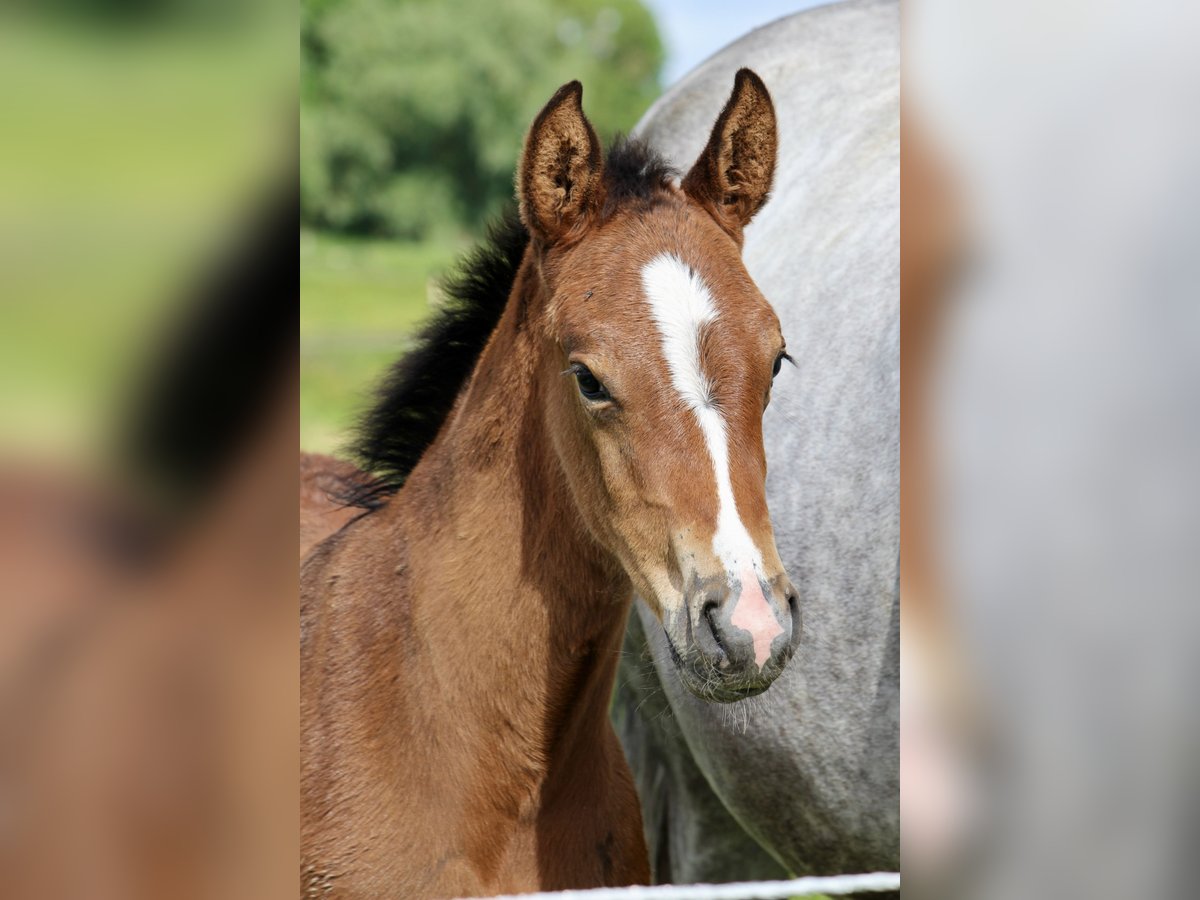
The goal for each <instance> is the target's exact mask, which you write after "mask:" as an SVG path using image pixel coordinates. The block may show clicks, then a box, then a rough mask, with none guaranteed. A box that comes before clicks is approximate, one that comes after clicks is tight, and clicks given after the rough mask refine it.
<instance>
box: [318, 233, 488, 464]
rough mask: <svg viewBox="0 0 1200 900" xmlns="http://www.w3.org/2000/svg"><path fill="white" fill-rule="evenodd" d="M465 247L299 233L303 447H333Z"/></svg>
mask: <svg viewBox="0 0 1200 900" xmlns="http://www.w3.org/2000/svg"><path fill="white" fill-rule="evenodd" d="M464 249H466V243H465V242H462V243H459V242H455V241H453V240H447V239H438V240H430V241H426V242H422V243H396V242H390V241H379V240H370V241H354V240H347V239H344V238H338V237H332V236H330V235H326V234H318V233H314V232H307V231H304V232H301V234H300V446H301V448H302V449H304V450H309V451H319V452H335V451H337V450H338V449H339V448H341V447H343V446H344V445H345V442H346V439H347V436H348V434H349V429H350V427H351V426H352V424H353V422H354V419H355V417H356V416H357V414H358V413H359V412H361V410H362V408H363V406H364V405H365V404H366V403H367V401H368V400H369V396H370V390H371V387H372V385H373V384H374V383H375V382H376V381H378V379H379V377H380V376H381V375H382V374H383V372H384V370H385V369H386V368H387V366H388V364H389V363H391V362H392V361H393V360H395V359H396V358H397V357H398V356H399V355H400V353H402V352H403V350H404V346H405V342H406V340H407V338H408V336H409V335H410V334H411V333H412V331H413V329H414V327H415V326H416V325H417V324H419V323H420V322H421V321H422V320H423V319H425V317H426V316H428V315H429V313H430V311H431V303H433V302H435V300H436V291H435V283H436V281H437V279H438V278H439V277H440V276H441V275H442V274H444V273H445V271H446V270H447V269H448V268H449V267H450V266H451V265H452V264H453V262H454V260H455V258H456V257H457V256H458V255H459V254H460V253H461V252H462V251H463V250H464Z"/></svg>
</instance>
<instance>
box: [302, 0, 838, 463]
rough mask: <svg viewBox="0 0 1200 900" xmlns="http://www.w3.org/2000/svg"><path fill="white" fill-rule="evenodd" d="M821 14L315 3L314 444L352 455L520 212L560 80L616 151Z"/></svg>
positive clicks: (309, 379) (309, 385)
mask: <svg viewBox="0 0 1200 900" xmlns="http://www.w3.org/2000/svg"><path fill="white" fill-rule="evenodd" d="M811 5H814V4H813V2H812V0H808V2H805V0H792V2H783V0H760V2H749V3H742V4H729V3H719V2H713V0H702V2H684V0H650V2H642V0H516V2H511V3H488V2H481V0H438V2H434V0H304V3H303V4H302V5H301V82H300V83H301V96H300V100H301V106H300V135H301V145H300V158H301V169H300V185H301V232H300V271H301V316H300V346H301V384H300V392H301V406H300V444H301V446H302V447H303V448H304V449H305V450H310V451H325V452H333V451H336V450H338V449H339V448H341V447H342V446H343V445H344V444H345V442H346V438H347V435H348V430H349V429H350V428H351V427H352V425H353V422H354V419H355V417H356V415H357V413H358V412H359V411H361V409H362V407H363V405H364V404H365V403H366V402H367V401H368V398H369V390H370V387H371V385H372V384H373V383H374V382H375V381H376V380H377V379H378V378H379V376H380V375H381V373H382V371H383V369H384V368H386V366H387V365H388V363H389V362H391V361H392V360H394V359H395V358H396V357H397V356H398V355H399V354H400V353H402V352H403V350H404V345H405V339H406V337H407V336H408V335H409V334H410V333H411V331H412V329H413V326H414V325H415V324H416V323H418V322H420V321H421V320H422V319H423V318H424V317H425V316H427V315H428V313H429V311H430V307H431V305H433V304H436V303H437V296H438V295H437V282H438V279H439V278H440V277H441V276H442V275H443V274H444V273H445V272H446V271H447V269H448V268H449V267H450V266H451V265H452V264H453V262H454V260H455V258H456V257H457V256H458V255H459V254H461V253H462V252H463V251H464V250H465V249H467V248H469V247H470V245H471V243H472V242H473V241H475V240H476V239H477V238H478V237H479V236H480V235H481V234H482V233H483V230H484V228H485V226H486V224H487V222H488V220H489V219H490V218H491V217H493V216H495V215H496V214H497V213H498V212H499V211H500V210H501V209H503V207H504V205H505V204H506V203H509V202H510V201H511V199H512V194H513V187H512V184H513V170H514V168H515V166H516V160H517V155H518V153H519V151H520V148H521V142H522V139H523V137H524V134H525V130H526V129H527V128H528V127H529V123H530V122H531V121H532V120H533V117H534V116H535V115H536V114H537V112H538V110H539V109H540V108H541V106H542V105H543V104H544V103H545V102H546V100H548V99H549V98H550V96H551V95H552V94H553V93H554V91H555V90H556V89H557V88H558V87H559V86H560V85H561V84H563V83H565V82H567V81H570V80H571V79H574V78H577V79H579V80H580V81H582V82H583V85H584V108H585V111H586V113H587V115H588V117H589V118H590V120H591V121H592V123H593V125H594V126H595V127H596V130H597V132H598V133H599V134H600V137H601V139H602V140H605V141H608V140H611V138H612V137H613V136H614V135H616V134H617V133H619V132H627V131H628V130H629V129H630V128H632V126H633V125H634V124H635V123H636V122H637V121H638V119H639V118H640V117H641V115H642V113H643V112H645V111H646V109H647V108H648V107H649V105H650V104H651V103H652V102H653V101H654V100H655V99H656V98H657V97H658V95H659V94H660V93H661V92H662V90H663V88H665V87H666V86H668V85H670V84H671V83H672V82H673V81H675V80H676V79H678V78H679V77H680V76H682V75H683V74H684V73H686V72H687V71H688V70H689V69H691V68H692V67H693V66H694V65H695V64H696V63H698V62H700V61H701V60H703V59H704V58H705V57H707V56H708V55H709V54H711V53H713V52H715V51H716V50H718V49H720V48H721V47H723V46H724V45H725V44H727V43H728V42H729V41H730V40H731V39H732V38H733V37H735V36H738V35H741V34H744V33H746V32H748V31H750V30H752V29H753V28H756V27H758V26H760V25H763V24H766V23H767V22H770V21H772V20H774V19H776V18H779V17H780V16H782V15H786V14H787V13H789V12H794V11H796V10H798V9H802V8H805V7H806V6H811ZM715 113H716V111H714V118H715Z"/></svg>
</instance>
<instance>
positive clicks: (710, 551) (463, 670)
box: [301, 70, 799, 898]
mask: <svg viewBox="0 0 1200 900" xmlns="http://www.w3.org/2000/svg"><path fill="white" fill-rule="evenodd" d="M581 100H582V89H581V87H580V85H579V84H578V83H577V82H573V83H571V84H568V85H566V86H564V87H563V88H562V89H560V90H559V91H558V93H557V94H555V96H554V97H553V98H552V99H551V100H550V102H549V104H548V105H547V106H546V107H545V109H543V110H542V112H541V113H540V114H539V115H538V117H537V119H536V120H535V121H534V123H533V126H532V127H531V129H530V131H529V134H528V137H527V139H526V143H525V148H524V151H523V155H522V159H521V163H520V168H519V172H518V177H517V193H518V199H519V201H520V222H513V223H510V224H509V226H508V227H507V228H504V229H501V230H500V231H499V232H497V233H495V234H494V235H493V242H492V244H491V246H490V247H489V248H485V250H483V251H482V252H481V253H480V254H479V255H477V257H476V259H475V260H474V262H473V263H472V264H471V265H470V266H469V267H468V269H467V270H466V272H465V274H464V275H463V277H461V278H460V279H459V281H458V282H457V283H456V284H455V285H454V286H452V288H451V290H450V294H451V303H450V305H449V306H448V307H447V309H446V310H445V311H443V312H442V313H441V316H440V318H439V319H438V320H437V321H435V323H434V324H433V325H432V326H431V327H430V328H429V329H427V330H426V331H425V332H424V334H423V335H422V338H421V339H420V342H419V344H418V346H417V348H416V349H415V350H414V351H413V352H412V353H411V354H410V355H409V356H407V357H405V358H404V359H402V360H401V362H400V363H399V364H398V366H397V368H396V369H395V370H394V371H393V373H392V375H391V376H390V378H389V379H388V381H387V382H386V383H385V385H384V387H383V390H382V392H381V396H380V399H379V404H378V406H377V407H376V408H375V409H374V411H373V412H372V413H371V414H370V415H369V416H368V419H367V421H366V423H365V426H364V431H363V434H362V436H361V440H360V445H359V451H360V457H361V458H362V460H363V461H364V463H365V467H366V469H368V470H369V471H370V472H371V473H372V474H373V475H374V480H369V481H363V480H362V479H361V478H358V477H356V476H352V475H351V476H348V481H349V482H350V483H351V484H352V486H353V493H354V499H355V502H357V503H358V504H359V505H360V506H362V507H363V508H364V510H365V511H364V512H363V513H362V514H361V515H360V516H358V517H356V518H354V519H353V520H351V521H350V522H348V523H347V524H345V525H344V526H343V527H340V529H339V530H338V531H337V532H336V533H334V534H332V536H330V537H329V538H328V539H326V540H324V541H323V542H321V543H320V544H318V545H317V546H316V547H315V548H314V549H313V550H312V552H311V553H309V555H308V556H307V557H306V559H305V560H304V562H303V564H302V565H303V568H302V576H301V595H302V598H301V715H302V723H303V727H302V739H301V763H302V786H301V791H302V796H301V811H302V860H301V866H302V873H301V877H302V881H303V883H302V889H303V890H304V891H305V893H306V894H307V895H309V896H343V897H373V896H381V897H382V896H387V897H404V898H419V897H447V896H460V895H472V894H474V895H480V894H490V893H495V892H501V891H503V892H509V891H521V890H537V889H548V890H552V889H560V888H569V887H593V886H600V885H621V884H630V883H639V882H641V883H644V882H646V881H647V880H648V878H649V869H648V865H647V859H646V851H645V845H644V842H643V837H642V827H641V820H640V815H639V812H638V802H637V798H636V796H635V794H634V788H633V784H632V780H631V777H630V773H629V770H628V768H627V765H626V763H625V759H624V757H623V755H622V751H621V747H620V745H619V744H618V742H617V739H616V736H615V735H614V733H613V730H612V728H611V726H610V724H609V720H608V704H609V695H610V693H611V690H612V684H613V677H614V672H615V668H616V664H617V654H618V651H619V648H620V645H621V640H622V635H623V632H624V628H625V621H626V617H627V614H628V610H629V604H630V600H631V596H632V593H633V591H634V590H637V591H638V592H640V594H641V595H642V596H643V597H645V598H646V600H647V601H648V602H649V603H650V604H651V605H652V606H653V607H654V609H655V610H656V612H657V613H658V614H659V616H660V617H661V620H662V623H663V627H664V629H665V631H666V634H667V636H668V638H669V640H670V642H671V646H672V647H673V648H674V656H675V660H676V662H677V664H678V666H679V667H680V672H681V674H682V675H683V677H684V680H685V683H686V684H687V685H688V686H689V688H690V689H691V690H693V691H694V692H696V693H697V694H699V695H700V696H702V697H705V698H708V699H712V700H722V701H728V700H733V699H737V698H740V697H745V696H749V695H752V694H754V693H758V692H760V691H763V690H765V689H766V688H767V686H768V685H769V684H770V683H771V681H772V680H773V679H774V678H775V676H777V675H778V674H779V672H780V671H781V669H782V667H783V666H784V664H785V663H786V661H787V659H788V658H789V656H790V655H791V652H792V650H793V648H794V646H795V643H796V641H797V639H798V635H799V616H798V612H797V610H796V597H795V592H794V591H793V589H792V587H791V584H790V582H789V581H788V579H787V576H786V574H785V573H784V571H783V568H782V566H781V564H780V562H779V558H778V555H777V553H776V551H775V543H774V537H773V535H772V532H771V526H770V522H769V520H768V516H767V508H766V502H765V499H764V479H765V474H766V462H765V459H764V454H763V447H762V430H761V420H762V413H763V410H764V408H765V406H766V403H767V401H768V399H769V395H770V388H771V381H772V378H773V373H774V372H777V371H778V369H779V365H780V363H781V361H782V360H783V359H784V358H785V356H786V354H785V352H784V345H783V339H782V337H781V335H780V331H779V323H778V320H777V319H776V317H775V314H774V312H773V311H772V310H771V307H770V306H769V304H768V303H767V302H766V300H765V299H764V298H763V297H762V295H761V294H760V293H759V292H758V290H757V289H756V288H755V286H754V284H753V282H752V281H751V280H750V277H749V275H748V274H747V273H746V270H745V268H744V266H743V265H742V262H741V257H740V246H741V237H742V229H743V227H744V226H745V225H746V224H747V223H748V222H749V221H750V218H751V217H752V216H753V215H754V213H755V212H757V210H758V209H759V208H760V207H761V206H762V204H763V203H764V202H765V201H766V198H767V194H768V191H769V189H770V185H771V179H772V175H773V170H774V162H775V116H774V109H773V106H772V104H771V99H770V96H769V95H768V93H767V90H766V88H765V87H764V86H763V84H762V82H761V81H760V80H759V79H758V77H757V76H756V75H754V74H753V73H752V72H750V71H749V70H742V71H741V72H739V73H738V75H737V78H736V80H735V84H734V89H733V93H732V96H731V97H730V99H729V102H728V104H727V105H726V107H725V109H724V110H723V111H722V113H721V115H720V117H719V119H718V120H717V123H716V125H715V127H714V129H713V131H712V134H711V136H710V139H709V142H708V145H707V147H706V148H705V150H704V152H703V153H702V154H701V156H700V158H699V160H698V161H697V162H696V164H695V166H694V167H693V168H692V169H691V171H690V172H689V173H688V174H687V175H686V177H685V178H684V179H683V180H682V183H676V182H675V180H674V178H673V175H672V173H671V171H670V170H669V168H668V167H667V166H666V165H665V164H664V163H663V162H662V161H661V160H660V159H659V158H658V157H657V156H655V155H654V154H653V153H652V152H650V151H649V150H648V149H647V148H645V147H644V146H642V145H640V144H638V143H636V142H625V143H620V144H618V145H617V147H615V148H614V149H613V150H612V151H611V152H610V153H609V154H608V156H607V158H605V157H604V156H603V155H602V154H601V150H600V146H599V143H598V142H597V139H596V135H595V132H594V131H593V130H592V127H591V125H590V124H589V123H588V121H587V119H586V118H585V117H584V115H583V110H582V105H581ZM342 474H345V473H342ZM318 515H324V513H318ZM332 527H333V526H330V528H331V529H332Z"/></svg>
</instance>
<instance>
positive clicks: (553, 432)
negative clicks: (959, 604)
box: [517, 69, 800, 701]
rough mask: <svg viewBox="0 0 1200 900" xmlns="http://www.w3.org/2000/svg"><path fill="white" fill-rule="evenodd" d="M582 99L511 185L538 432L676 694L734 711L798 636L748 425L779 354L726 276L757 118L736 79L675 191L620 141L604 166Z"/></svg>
mask: <svg viewBox="0 0 1200 900" xmlns="http://www.w3.org/2000/svg"><path fill="white" fill-rule="evenodd" d="M581 99H582V89H581V87H580V85H579V84H578V82H574V83H572V84H568V85H566V86H565V87H563V88H562V89H561V90H559V92H558V93H557V94H556V95H555V96H554V97H553V98H552V99H551V101H550V102H549V104H548V105H547V106H546V108H545V109H544V110H543V111H542V112H541V114H540V115H539V116H538V117H537V119H536V120H535V121H534V124H533V126H532V128H531V129H530V132H529V135H528V137H527V139H526V143H525V149H524V154H523V157H522V161H521V166H520V171H519V173H518V178H517V189H518V195H519V199H520V204H521V217H522V219H523V221H524V223H525V225H526V227H527V228H528V229H529V232H530V235H531V249H530V253H531V254H532V255H533V271H534V272H535V273H536V275H535V277H536V278H537V279H538V280H539V282H540V284H539V288H540V296H541V297H542V302H541V303H540V304H539V305H538V310H539V312H538V314H537V318H536V321H535V322H533V323H531V324H532V325H533V327H534V328H535V329H536V332H537V334H538V339H539V341H540V342H541V343H540V355H541V363H540V365H539V376H538V377H539V383H540V392H541V396H542V397H543V398H544V409H545V419H546V428H547V431H548V433H549V435H550V438H551V443H552V445H553V448H554V452H555V454H556V455H557V457H558V459H559V461H560V463H561V465H562V468H563V471H564V472H565V473H566V479H567V482H568V484H569V486H570V490H571V493H572V495H573V498H574V501H575V504H576V506H577V507H578V510H579V513H580V515H581V517H582V519H583V521H584V523H585V524H586V526H587V528H588V530H589V531H590V532H591V534H592V535H593V536H594V538H595V539H596V540H597V541H598V542H599V543H600V544H601V545H602V546H604V547H605V548H606V549H607V550H608V551H609V552H610V553H611V554H612V555H613V556H615V557H616V558H617V559H618V560H619V561H620V563H621V565H622V566H623V568H624V569H625V571H626V572H627V573H628V575H629V577H630V579H631V580H632V582H633V585H634V587H635V588H636V589H637V591H638V592H639V593H640V594H641V595H642V596H643V597H644V598H645V599H646V601H647V602H648V603H649V604H650V606H651V607H652V608H653V609H654V611H655V612H656V614H657V615H658V616H659V618H660V619H661V621H662V624H663V627H664V630H665V632H666V636H667V639H668V643H669V644H670V647H671V651H672V655H673V657H674V659H675V662H676V663H677V665H678V668H679V671H680V674H681V676H682V680H683V682H684V684H685V685H686V686H687V687H688V688H689V689H690V690H691V691H692V692H693V693H695V694H697V695H698V696H700V697H702V698H704V699H709V700H720V701H732V700H737V699H740V698H742V697H747V696H751V695H753V694H757V693H759V692H761V691H763V690H765V689H766V688H767V687H768V686H769V685H770V684H771V682H772V681H773V680H774V679H775V677H776V676H777V675H778V674H779V673H780V672H781V671H782V669H783V667H784V665H785V664H786V663H787V660H788V659H789V658H790V656H791V654H792V651H793V649H794V648H795V646H796V643H797V641H798V639H799V634H800V615H799V609H798V606H797V597H796V591H795V589H794V588H793V587H792V584H791V582H790V581H789V580H788V577H787V574H786V573H785V572H784V570H783V565H782V563H781V562H780V560H779V555H778V553H777V551H776V549H775V540H774V536H773V534H772V531H771V523H770V520H769V518H768V514H767V504H766V497H765V493H764V482H765V478H766V459H765V455H764V452H763V441H762V416H763V411H764V410H765V408H766V405H767V402H768V401H769V399H770V395H771V383H772V379H773V378H774V375H775V374H776V373H778V371H779V367H780V364H781V363H782V361H783V360H784V359H785V358H786V352H785V350H784V341H783V337H782V335H781V333H780V328H779V320H778V318H777V317H776V315H775V313H774V311H773V310H772V309H771V306H770V304H769V303H767V301H766V299H765V298H764V297H763V296H762V294H761V293H759V291H758V289H757V288H756V287H755V285H754V282H753V281H752V280H751V278H750V275H749V274H748V273H747V271H746V268H745V266H744V265H743V264H742V260H741V243H742V229H743V228H744V227H745V225H746V224H747V223H748V222H749V221H750V219H751V217H752V216H753V215H754V214H755V213H756V212H757V211H758V210H759V208H760V207H761V206H762V205H763V203H764V202H765V201H766V198H767V194H768V191H769V190H770V187H771V180H772V176H773V174H774V167H775V146H776V137H775V113H774V108H773V106H772V103H771V98H770V96H769V94H768V93H767V90H766V88H765V87H764V85H763V83H762V81H760V80H759V78H758V76H757V75H755V74H754V73H753V72H750V71H749V70H747V69H743V70H741V71H740V72H739V73H738V74H737V78H736V81H735V84H734V89H733V94H732V96H731V97H730V99H729V102H728V103H727V105H726V106H725V109H724V110H723V111H722V113H721V115H720V118H719V119H718V120H717V122H716V125H715V126H714V128H713V131H712V134H711V136H710V138H709V141H708V144H707V146H706V147H705V149H704V151H703V153H702V154H701V156H700V158H699V159H698V160H697V162H696V163H695V165H694V166H693V167H692V168H691V170H690V171H689V172H688V174H687V175H686V176H685V177H684V178H683V180H682V183H681V184H676V183H675V182H674V180H673V179H672V178H671V173H670V170H669V169H668V168H667V167H666V166H665V165H663V164H662V163H661V162H660V161H658V160H657V159H656V158H655V157H654V156H653V155H652V154H650V153H649V152H648V151H646V150H645V149H644V148H642V147H640V146H639V145H637V144H632V145H626V146H625V147H624V148H617V149H616V150H615V151H614V152H613V153H612V154H610V156H609V158H608V160H607V162H606V161H605V160H604V158H603V157H602V154H601V151H600V146H599V143H598V142H597V140H596V135H595V132H594V131H593V130H592V127H591V125H590V124H589V123H588V121H587V119H586V118H585V117H584V115H583V110H582V106H581Z"/></svg>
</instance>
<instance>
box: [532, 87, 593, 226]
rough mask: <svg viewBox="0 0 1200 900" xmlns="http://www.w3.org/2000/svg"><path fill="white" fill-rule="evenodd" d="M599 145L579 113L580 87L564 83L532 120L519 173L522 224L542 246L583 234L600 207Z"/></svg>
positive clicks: (580, 107)
mask: <svg viewBox="0 0 1200 900" xmlns="http://www.w3.org/2000/svg"><path fill="white" fill-rule="evenodd" d="M602 168H603V161H602V158H601V154H600V141H599V140H597V138H596V132H595V130H594V129H593V128H592V125H591V123H590V122H588V120H587V117H586V116H585V115H584V114H583V85H581V84H580V83H579V82H578V81H572V82H571V83H570V84H564V85H563V86H562V87H561V88H559V89H558V92H557V93H556V94H555V95H554V96H553V97H551V98H550V102H549V103H547V104H546V106H545V108H544V109H543V110H542V111H541V112H540V113H538V117H537V118H536V119H534V120H533V125H532V126H530V129H529V134H528V135H527V136H526V138H525V150H524V152H523V153H522V154H521V165H520V168H519V169H518V170H517V200H518V201H519V203H520V205H521V221H523V222H524V223H525V227H526V228H528V229H529V231H530V233H531V234H533V235H535V236H536V237H539V238H541V240H542V241H543V242H544V243H546V244H554V243H558V242H560V241H569V240H571V239H572V238H575V237H577V236H578V235H579V234H581V233H582V232H583V230H584V228H586V227H587V225H588V223H589V222H590V221H592V220H593V219H594V218H595V217H596V215H597V214H598V212H599V210H600V207H601V206H602V205H603V204H604V180H603V172H602Z"/></svg>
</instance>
